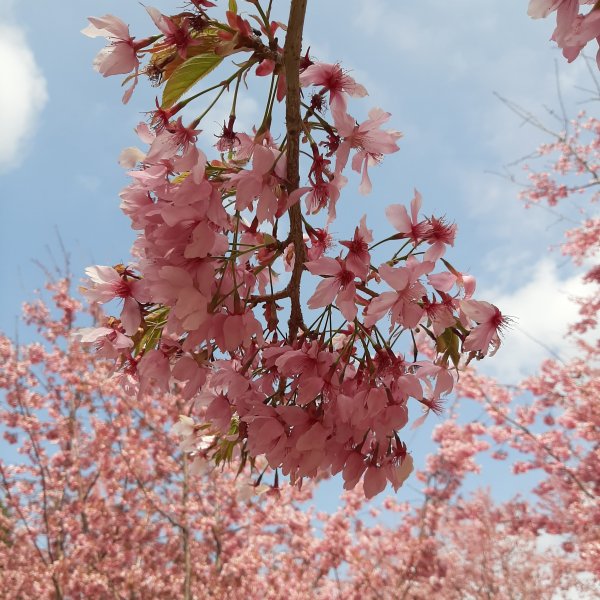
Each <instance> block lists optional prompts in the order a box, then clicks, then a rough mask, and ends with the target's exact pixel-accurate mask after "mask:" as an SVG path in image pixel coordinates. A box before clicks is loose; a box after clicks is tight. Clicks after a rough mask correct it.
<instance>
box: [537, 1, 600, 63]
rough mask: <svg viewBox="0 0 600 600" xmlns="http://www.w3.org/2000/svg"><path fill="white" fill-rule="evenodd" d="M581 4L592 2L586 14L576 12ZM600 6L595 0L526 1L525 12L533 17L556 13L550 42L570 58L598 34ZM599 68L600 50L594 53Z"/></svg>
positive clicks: (570, 59)
mask: <svg viewBox="0 0 600 600" xmlns="http://www.w3.org/2000/svg"><path fill="white" fill-rule="evenodd" d="M581 4H593V7H592V8H591V10H589V11H588V12H587V13H586V14H580V12H579V8H580V5H581ZM598 8H600V5H599V4H598V2H596V0H529V9H528V11H527V12H528V14H529V16H530V17H532V18H534V19H540V18H545V17H547V16H548V15H550V14H551V13H553V12H556V28H555V30H554V33H553V34H552V41H554V42H556V44H557V45H558V47H559V48H560V49H561V50H562V52H563V56H564V57H565V58H566V59H567V60H568V61H569V62H572V61H574V60H575V59H576V58H577V57H578V56H579V54H580V53H581V51H582V50H583V49H584V48H585V46H586V45H587V43H588V42H591V41H592V40H594V39H596V40H598V38H599V37H600V11H599V10H598ZM596 62H597V63H598V68H599V69H600V50H598V53H597V54H596Z"/></svg>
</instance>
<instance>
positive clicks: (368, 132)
mask: <svg viewBox="0 0 600 600" xmlns="http://www.w3.org/2000/svg"><path fill="white" fill-rule="evenodd" d="M390 116H391V115H390V113H386V112H384V111H383V110H381V109H380V108H372V109H371V110H370V111H369V118H368V119H367V120H366V121H364V122H363V123H361V124H360V125H357V124H355V123H354V120H353V119H352V118H351V117H349V116H347V115H345V116H344V117H343V119H342V120H340V121H339V122H337V127H338V132H339V134H340V136H341V137H342V138H343V141H342V143H341V144H340V147H339V148H338V150H337V152H336V157H337V158H336V165H335V170H336V173H341V171H342V170H343V169H344V167H345V166H346V163H347V161H348V157H349V154H350V150H351V149H355V150H357V152H356V153H355V154H354V156H353V157H352V169H353V170H354V171H356V172H357V173H360V172H361V170H362V179H361V183H360V187H359V191H360V193H361V194H369V193H370V192H371V189H372V186H371V180H370V179H369V171H368V167H369V166H373V165H376V164H378V163H380V162H381V161H382V159H383V156H384V154H392V153H393V152H397V151H398V150H399V149H400V148H399V147H398V144H397V143H396V140H398V139H399V138H400V137H402V134H401V133H400V132H398V131H394V130H388V131H383V130H381V129H380V128H381V126H382V125H383V124H384V123H386V122H387V121H388V120H389V118H390Z"/></svg>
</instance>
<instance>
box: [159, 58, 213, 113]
mask: <svg viewBox="0 0 600 600" xmlns="http://www.w3.org/2000/svg"><path fill="white" fill-rule="evenodd" d="M222 60H223V57H222V56H217V55H216V54H200V55H198V56H192V58H189V59H188V60H186V61H185V62H184V63H183V64H182V65H180V66H179V67H177V69H175V71H174V72H173V74H172V75H171V77H169V80H168V81H167V85H165V89H164V91H163V97H162V108H170V107H171V106H173V104H175V102H177V100H179V98H181V96H183V94H185V93H186V92H187V91H188V90H189V89H190V88H191V87H192V86H193V85H194V84H195V83H198V81H200V80H201V79H202V78H203V77H205V76H206V75H208V74H209V73H210V72H211V71H212V70H213V69H214V68H215V67H217V65H218V64H219V63H220V62H221V61H222Z"/></svg>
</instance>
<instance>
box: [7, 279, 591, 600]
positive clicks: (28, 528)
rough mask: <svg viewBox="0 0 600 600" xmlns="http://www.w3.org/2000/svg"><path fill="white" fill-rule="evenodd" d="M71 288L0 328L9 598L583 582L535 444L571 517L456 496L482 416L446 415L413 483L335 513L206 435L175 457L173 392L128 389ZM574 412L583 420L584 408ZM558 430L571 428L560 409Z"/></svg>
mask: <svg viewBox="0 0 600 600" xmlns="http://www.w3.org/2000/svg"><path fill="white" fill-rule="evenodd" d="M68 286H69V283H68V281H67V280H59V281H55V282H54V283H52V284H50V285H49V290H50V291H51V292H52V295H53V302H52V304H44V303H43V302H42V301H41V300H40V301H38V302H34V303H30V304H27V305H25V319H26V321H27V322H28V323H29V324H30V325H32V326H34V327H37V328H38V330H39V332H40V339H39V341H36V342H33V343H31V344H28V345H24V346H22V345H21V346H20V345H18V344H15V343H14V342H12V341H10V340H9V339H8V338H7V337H5V336H2V337H0V351H1V353H2V360H3V364H4V365H5V368H4V369H3V371H2V375H1V377H0V388H1V389H2V391H3V401H2V404H1V409H0V423H1V424H2V426H1V427H2V431H3V436H4V446H3V452H2V458H1V459H0V501H1V504H2V507H3V511H2V520H1V523H0V525H1V528H2V529H1V530H2V536H1V537H0V565H1V568H0V583H1V584H2V589H3V590H7V591H8V593H9V595H10V596H12V597H17V598H21V597H22V598H29V597H35V598H124V599H125V598H130V599H131V598H136V599H145V598H148V599H150V598H179V597H182V598H188V599H190V598H209V597H215V598H232V599H233V598H237V597H239V595H240V594H243V595H244V596H245V597H249V598H259V597H260V598H262V597H265V598H272V599H279V598H282V597H287V596H290V597H293V598H302V599H303V598H323V599H326V598H332V597H340V598H385V599H388V598H389V599H392V598H399V597H400V598H402V597H403V598H431V597H436V596H437V597H444V598H456V599H459V598H465V597H472V598H482V599H483V598H490V597H492V598H503V597H514V598H548V599H550V598H555V597H557V594H559V593H561V591H562V592H565V593H566V592H567V591H570V593H573V592H574V591H577V593H579V594H581V597H584V598H585V597H593V596H590V594H593V593H594V590H596V591H597V589H596V588H595V587H594V584H593V582H590V581H587V580H586V579H585V575H586V574H589V572H590V571H591V570H592V568H593V556H592V555H591V554H590V553H591V550H592V549H593V548H594V536H595V532H594V530H593V528H590V527H589V526H588V527H585V519H586V518H589V515H590V509H589V508H587V509H586V512H585V514H581V515H580V514H579V513H578V512H577V511H576V509H575V507H576V506H579V505H581V508H583V507H584V506H585V503H584V502H582V501H581V500H578V498H579V496H578V494H579V493H580V492H581V490H580V489H579V488H578V486H577V484H575V483H574V482H575V479H570V478H569V479H567V478H566V477H565V475H564V474H565V470H564V469H565V467H564V465H560V464H555V461H554V460H553V459H552V458H551V457H550V458H549V455H548V451H547V450H545V449H544V448H542V447H541V445H540V443H539V442H536V443H529V442H528V441H526V442H523V440H520V443H521V447H520V448H519V449H520V450H521V451H522V452H523V453H524V455H525V456H527V457H528V458H529V459H530V460H531V461H532V464H536V463H537V464H540V461H542V462H541V464H542V465H543V466H544V468H546V469H547V470H548V478H549V480H550V483H554V479H557V480H558V483H560V487H557V488H556V490H552V489H551V487H550V486H549V485H546V486H543V488H544V489H545V490H546V491H547V492H548V491H549V490H550V493H546V498H548V499H550V498H554V497H556V498H557V499H558V500H560V501H561V502H567V503H568V506H569V511H568V513H566V514H568V515H569V518H565V508H566V506H565V504H564V503H563V504H558V503H551V504H549V505H547V506H545V507H539V506H537V505H535V504H534V503H531V502H528V501H525V500H523V499H515V500H513V501H510V502H507V503H504V504H497V503H495V502H494V501H493V500H492V498H491V497H490V495H489V494H488V493H487V492H485V491H483V490H480V491H478V492H477V493H475V494H470V495H469V496H468V497H467V495H466V493H465V491H464V487H465V486H464V483H465V477H466V476H468V475H469V474H470V473H473V472H477V471H478V469H479V467H478V465H477V457H478V455H479V454H480V453H487V452H488V451H489V450H490V443H489V442H488V441H486V440H484V439H482V436H484V435H488V436H489V435H490V433H491V434H492V435H494V428H493V427H490V428H488V427H485V426H484V425H483V424H482V423H460V422H459V420H458V418H457V415H456V414H454V413H452V414H450V415H449V416H448V418H447V419H445V421H444V422H443V423H441V424H440V425H439V426H438V427H437V429H436V431H435V434H434V441H435V442H436V444H437V446H438V448H437V450H436V451H435V452H434V453H432V455H431V456H430V457H429V458H428V461H427V463H426V466H425V468H424V469H423V470H422V471H420V472H419V473H418V476H417V480H418V482H420V483H418V485H419V488H418V489H417V488H415V487H414V486H411V487H412V490H405V493H404V494H403V497H402V498H400V497H398V498H394V497H391V496H390V497H387V498H385V500H384V501H383V502H382V503H378V504H373V503H370V502H368V501H366V500H365V498H364V493H363V490H362V489H361V486H362V485H363V484H362V483H359V484H358V485H357V487H356V489H354V490H352V491H349V492H346V493H345V496H344V497H343V499H342V502H341V505H340V506H339V508H338V509H336V510H334V511H333V512H332V513H331V514H328V513H325V512H317V511H316V510H315V508H314V498H313V492H314V486H315V485H318V484H316V483H315V482H311V481H307V482H305V485H304V486H303V488H302V490H299V489H298V488H297V486H290V485H285V484H283V482H280V481H278V479H277V475H276V474H275V472H274V471H273V470H271V469H269V468H268V466H267V465H266V463H265V461H264V459H263V460H262V462H261V459H257V460H256V466H257V468H259V469H260V470H261V472H262V473H263V474H262V477H260V479H258V480H257V479H256V478H252V477H248V475H247V474H246V473H245V472H244V471H243V470H240V469H235V468H233V465H228V464H227V462H226V461H223V462H222V463H221V464H220V465H219V466H215V465H214V464H213V462H212V461H210V460H207V459H206V458H207V456H208V453H207V452H206V451H207V450H208V449H209V448H210V444H211V440H210V439H206V437H207V436H206V435H205V436H204V439H203V442H204V450H202V448H200V447H199V445H198V444H196V443H195V446H194V447H195V452H196V456H195V458H194V459H193V460H192V461H190V460H187V459H186V458H185V456H186V453H187V451H188V449H189V447H188V443H189V434H190V433H191V432H193V431H194V426H193V425H192V424H191V422H190V421H191V420H190V419H185V418H184V419H181V420H178V418H177V414H178V412H180V410H181V408H180V405H181V404H182V403H183V402H184V400H183V399H182V390H174V391H173V393H164V394H157V395H152V394H147V395H144V396H140V397H138V396H137V395H131V394H130V393H128V391H127V390H124V389H123V388H122V386H121V385H119V383H118V382H117V381H115V379H114V378H113V377H111V373H112V372H113V369H114V364H113V361H112V359H106V358H103V357H99V356H98V355H97V354H96V353H93V352H90V350H89V349H86V347H82V345H81V343H80V342H79V341H78V339H77V336H74V335H73V325H74V323H75V322H76V321H77V320H80V319H81V315H80V314H79V311H80V310H81V306H80V304H79V303H78V302H77V301H76V300H75V299H73V298H72V297H71V296H70V295H69V293H68ZM99 316H100V315H98V314H97V313H94V317H95V318H98V317H99ZM462 381H463V380H461V383H460V385H461V386H463V387H461V388H460V389H461V391H464V393H465V394H466V393H467V392H468V390H469V389H470V390H473V389H475V385H477V386H482V385H484V384H485V383H484V382H483V381H482V380H481V378H476V376H475V375H469V379H468V380H467V381H466V382H465V383H464V384H463V383H462ZM496 385H497V384H496ZM181 387H182V388H183V387H184V386H183V385H181ZM489 387H490V386H489V385H488V388H489ZM497 389H498V390H499V391H497V392H496V393H495V395H494V402H496V403H497V405H498V406H501V407H503V406H504V404H501V403H500V399H501V398H502V394H501V390H502V389H503V388H501V386H499V385H497ZM487 393H488V394H490V395H491V394H492V392H491V391H489V390H488V391H487ZM502 393H503V394H504V396H506V395H507V392H506V390H504V391H503V392H502ZM590 395H592V393H591V394H590ZM572 418H573V419H575V422H576V423H577V426H578V427H579V426H581V430H582V431H583V430H584V429H585V425H586V423H587V422H588V421H589V417H588V416H587V415H583V414H579V413H577V414H575V415H574V416H573V417H572ZM507 419H508V417H507ZM586 419H587V421H586ZM516 428H517V426H516V425H515V430H516ZM557 428H558V429H559V431H560V433H561V435H564V436H568V435H570V432H571V429H569V427H568V426H567V425H566V424H563V423H562V421H561V420H560V419H559V420H557ZM496 429H498V430H499V428H498V427H497V428H496ZM504 431H505V434H506V438H505V439H508V440H511V442H512V441H513V440H514V441H515V442H518V441H519V439H520V438H519V436H517V435H514V431H513V435H512V437H510V435H509V434H511V430H510V429H507V428H506V427H505V428H504ZM531 435H533V434H531ZM554 451H555V452H559V451H561V449H556V450H554ZM589 461H590V459H588V461H587V462H589ZM582 462H583V461H582ZM569 468H571V467H569ZM587 468H588V467H587V465H585V464H581V465H578V464H577V462H575V464H574V468H573V471H572V475H573V477H577V478H581V481H582V484H583V485H585V486H588V487H589V489H590V490H592V489H594V488H592V487H591V485H590V483H589V476H587V479H586V475H585V474H586V472H587ZM413 490H414V492H413ZM411 496H413V497H412V498H411ZM414 496H416V497H414ZM554 511H556V512H554ZM560 511H563V513H562V518H561V520H555V517H556V516H558V513H559V512H560ZM588 525H589V523H588ZM548 531H551V532H554V533H561V534H563V536H564V537H563V538H561V539H563V541H562V546H561V545H560V544H558V545H557V544H554V545H553V546H551V547H550V548H547V547H540V544H541V543H543V542H544V540H545V536H546V534H547V532H548ZM596 540H597V536H596ZM582 544H587V546H585V547H586V548H587V550H586V552H587V553H586V552H582V547H583V546H582ZM596 547H597V546H596ZM596 566H597V561H596Z"/></svg>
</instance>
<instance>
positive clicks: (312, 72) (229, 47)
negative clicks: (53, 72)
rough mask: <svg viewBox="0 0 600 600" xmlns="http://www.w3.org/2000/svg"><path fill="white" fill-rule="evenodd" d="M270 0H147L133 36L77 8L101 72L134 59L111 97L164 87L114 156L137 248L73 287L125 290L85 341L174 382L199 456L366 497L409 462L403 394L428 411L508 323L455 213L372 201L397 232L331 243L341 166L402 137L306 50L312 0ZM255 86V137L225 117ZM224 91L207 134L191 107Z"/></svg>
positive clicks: (491, 347) (95, 291) (130, 383)
mask: <svg viewBox="0 0 600 600" xmlns="http://www.w3.org/2000/svg"><path fill="white" fill-rule="evenodd" d="M271 4H272V3H270V2H269V3H268V5H267V3H266V2H265V3H261V2H259V1H258V0H252V1H248V2H245V3H244V6H243V9H244V10H243V11H242V10H241V9H242V7H241V6H238V4H237V3H236V2H233V1H230V2H229V3H228V5H227V9H228V10H226V11H225V14H224V15H223V14H221V13H220V12H219V7H217V6H215V5H214V4H213V3H212V2H208V1H206V0H193V1H192V5H191V6H189V9H188V10H185V11H184V12H179V13H177V14H173V15H165V14H162V13H161V12H159V11H158V10H156V9H154V8H151V7H149V8H147V9H146V10H147V12H148V14H149V16H150V18H151V20H152V22H153V23H154V26H155V28H157V29H158V31H156V30H155V31H153V32H150V35H148V36H146V37H143V38H141V39H138V38H137V37H133V36H132V35H131V33H130V31H129V28H128V26H127V25H126V24H125V23H124V22H123V21H121V20H120V19H119V18H118V17H115V16H111V15H105V16H103V17H91V18H90V26H89V27H87V28H86V29H85V30H84V33H86V34H87V35H90V36H92V37H96V36H103V37H105V38H107V40H108V46H106V47H105V48H103V49H102V50H101V51H100V52H99V53H98V55H97V56H96V59H95V62H94V64H95V67H96V69H97V70H98V71H99V72H100V73H102V75H104V76H108V75H114V74H124V75H126V79H125V84H126V85H127V86H128V88H127V91H126V93H125V96H124V98H123V100H124V102H127V101H128V100H129V98H130V97H131V94H132V92H133V90H134V88H135V86H136V85H137V84H138V82H139V80H140V78H142V77H147V78H148V79H149V80H150V81H151V83H153V84H155V85H157V86H161V87H162V96H161V98H160V99H157V100H156V107H155V108H154V109H153V110H152V111H151V112H150V113H149V115H150V117H149V123H140V125H139V126H138V127H137V133H138V135H139V137H140V141H141V144H142V145H143V146H144V149H143V150H141V149H138V148H127V149H126V150H124V151H123V153H122V154H121V157H120V162H121V164H122V165H123V166H124V167H126V168H128V169H130V171H129V175H130V176H131V183H130V184H129V185H128V186H127V187H126V188H125V189H124V190H123V191H122V192H121V200H122V203H121V208H122V210H123V212H124V213H125V214H126V215H127V216H128V217H129V218H130V219H131V223H132V227H133V228H134V229H135V230H137V231H138V232H139V234H138V237H137V239H136V241H135V243H134V246H133V249H132V254H133V260H132V263H131V264H129V265H117V266H114V267H110V266H95V267H90V268H89V269H88V270H87V275H88V277H89V281H88V283H86V284H85V287H84V289H83V292H84V294H85V295H86V296H87V297H88V298H89V299H90V300H92V301H94V302H102V303H104V302H108V301H110V300H114V299H120V300H122V310H121V313H120V315H119V317H118V318H110V319H108V320H107V321H106V322H105V323H103V324H102V325H101V326H100V327H95V328H93V329H85V330H81V331H80V332H79V334H78V335H79V337H80V338H81V340H82V341H84V342H89V343H94V344H95V345H96V346H97V348H98V351H99V352H100V353H101V354H102V355H104V356H106V357H110V358H112V359H114V360H115V363H116V366H117V367H118V370H119V377H120V378H121V380H122V382H123V385H125V386H127V387H128V388H129V389H131V390H132V393H136V394H137V395H138V396H142V395H143V394H145V393H147V392H149V391H163V392H164V391H167V390H169V389H170V387H171V386H172V385H174V384H175V383H178V384H179V386H180V387H181V389H182V394H183V397H184V399H185V400H186V401H188V402H189V409H188V415H187V416H186V417H182V421H181V424H180V425H179V426H178V428H177V430H176V431H177V433H178V434H179V435H180V436H181V437H182V445H183V447H185V448H186V449H187V451H189V453H190V454H191V455H193V456H194V459H195V460H196V461H198V462H202V461H205V460H210V461H214V462H216V463H221V462H223V461H227V462H231V461H239V465H240V468H243V467H244V465H245V464H247V463H248V462H249V463H250V464H252V463H253V462H254V459H255V458H256V457H258V456H263V457H265V458H266V461H267V463H268V465H269V467H270V468H271V469H275V470H276V474H277V470H281V472H282V474H284V475H287V476H289V478H290V480H291V482H292V483H301V481H302V480H303V478H314V477H316V476H317V475H318V474H319V473H320V472H323V471H328V472H330V473H339V472H342V475H343V478H344V482H345V484H344V486H345V488H346V489H351V488H353V487H354V486H355V485H356V484H357V482H359V481H360V480H361V479H363V478H364V479H363V481H364V490H365V494H366V496H367V497H372V496H375V495H376V494H378V493H379V492H381V491H382V490H383V489H384V488H385V487H386V485H387V483H388V482H390V483H391V484H392V486H393V487H394V489H398V488H399V487H400V486H401V485H402V483H403V481H404V480H405V479H406V478H407V477H408V475H409V474H410V472H411V470H412V459H411V457H410V455H409V454H408V452H407V447H406V445H405V443H404V442H403V441H402V439H401V437H400V435H399V431H400V430H401V429H402V428H403V427H404V426H405V425H406V424H407V423H408V421H409V409H410V410H412V408H409V407H419V408H420V409H421V410H422V411H423V413H424V414H423V415H422V417H421V419H422V418H424V416H425V415H426V414H427V413H428V412H429V411H432V410H433V411H435V412H439V411H440V410H441V407H442V401H443V397H444V395H445V394H448V393H449V392H450V391H451V390H452V388H453V384H454V379H455V373H456V371H457V369H458V367H459V365H460V363H461V361H462V362H464V361H469V360H471V359H473V358H482V357H483V356H485V355H486V354H488V353H489V354H493V353H494V352H495V351H496V350H497V348H498V346H499V344H500V338H499V333H500V331H501V330H502V327H503V326H504V325H505V324H506V318H505V317H504V316H503V315H502V314H501V312H500V311H499V310H498V309H497V308H496V307H495V306H493V305H491V304H489V303H487V302H481V301H479V300H476V299H474V298H473V293H474V290H475V280H474V279H473V277H471V276H470V275H467V274H465V273H463V272H461V271H460V270H459V269H457V268H456V267H454V266H453V265H452V264H450V262H448V260H446V259H445V258H444V256H445V252H446V249H447V247H448V246H453V245H454V241H455V235H456V226H455V225H454V224H451V223H448V222H447V221H446V220H444V218H441V217H435V216H427V214H426V213H425V214H424V213H423V212H422V200H421V196H420V194H419V193H418V192H415V195H414V198H413V199H412V201H411V202H410V207H408V208H407V207H405V206H404V205H403V204H392V205H391V206H388V207H387V209H385V215H386V217H387V219H388V221H389V222H390V224H391V225H392V227H393V229H394V233H393V234H392V235H391V236H388V237H386V238H384V239H379V240H377V241H375V236H374V234H373V231H372V230H371V229H370V228H369V225H368V218H369V217H368V215H365V216H362V217H360V218H358V223H357V224H356V228H355V230H354V234H353V235H352V236H351V237H350V236H348V237H350V239H342V240H339V242H338V241H336V240H334V239H333V236H332V235H331V234H330V233H329V227H330V225H331V223H332V222H333V221H334V220H335V218H336V209H337V206H338V203H339V202H341V201H342V200H341V196H342V191H343V188H344V186H345V185H346V184H347V181H348V180H347V178H346V177H345V175H344V173H345V172H346V170H347V167H348V166H350V168H351V169H352V170H354V171H356V172H358V173H360V174H361V182H360V187H359V191H360V192H361V193H362V194H368V193H370V192H371V188H372V185H371V181H370V178H369V169H370V168H372V167H375V166H376V165H378V164H379V163H381V162H382V160H383V159H384V157H385V156H386V155H388V154H392V153H394V152H396V151H397V150H398V149H399V147H398V140H399V139H400V137H401V134H400V133H398V132H397V131H395V130H393V129H386V123H387V122H388V120H389V119H390V114H389V113H387V112H385V111H384V110H382V109H381V108H372V109H371V110H370V112H369V113H368V118H367V119H366V120H365V121H363V122H360V123H359V122H357V120H356V119H355V118H354V117H353V116H352V114H351V110H352V109H351V107H350V103H351V101H352V100H353V99H362V98H365V97H366V96H367V90H366V89H365V87H364V86H363V85H361V84H360V83H359V82H357V81H355V79H354V78H353V77H352V76H351V75H350V74H349V73H348V72H347V71H346V70H345V69H343V68H342V66H340V65H339V64H327V63H323V62H319V61H317V60H316V59H315V58H314V57H312V56H311V55H310V52H309V49H306V48H304V49H303V48H302V30H303V22H304V15H305V11H306V4H307V2H306V0H292V2H291V5H290V14H289V20H288V22H287V24H286V23H282V22H280V21H277V20H275V19H274V18H272V16H271ZM246 11H248V12H246ZM217 68H218V69H220V71H217V73H222V74H219V75H218V77H217V83H215V84H212V85H208V86H206V87H204V88H202V87H201V86H202V80H203V79H204V78H205V77H206V76H208V75H209V74H210V73H211V72H213V71H215V70H216V69H217ZM212 79H214V75H213V76H212ZM248 90H250V91H248ZM246 93H252V94H254V97H263V98H265V103H264V116H263V118H262V120H261V121H260V122H257V123H255V127H254V128H253V129H252V130H251V131H250V130H248V131H242V130H240V129H238V127H237V126H236V106H237V103H238V100H239V98H240V96H241V95H242V94H246ZM224 101H226V102H229V103H230V113H229V117H228V118H227V119H226V121H225V123H224V124H223V129H222V132H221V134H220V135H219V136H217V139H216V140H213V139H210V138H209V137H208V136H206V135H205V134H204V135H203V133H202V126H203V121H204V120H205V118H206V116H207V115H208V114H209V113H210V111H211V109H212V108H213V107H214V106H215V104H216V103H217V102H224ZM280 105H281V106H282V107H283V108H282V110H279V108H278V107H279V106H280ZM184 109H185V110H184ZM283 111H285V122H283V119H279V120H281V122H279V120H278V115H280V114H281V113H282V112H283ZM189 115H192V116H189ZM199 143H203V144H204V146H203V147H207V146H209V145H210V146H212V147H213V148H214V151H213V155H212V156H207V155H206V154H205V153H204V152H203V151H202V150H201V149H200V148H199ZM301 157H302V160H301ZM375 210H378V209H375ZM376 249H377V251H376V252H375V250H376ZM382 252H383V253H384V255H383V258H384V260H382V261H381V260H379V259H376V256H379V255H380V254H381V253H382ZM417 334H419V335H417ZM432 345H433V350H431V347H432ZM421 419H419V420H421Z"/></svg>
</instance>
